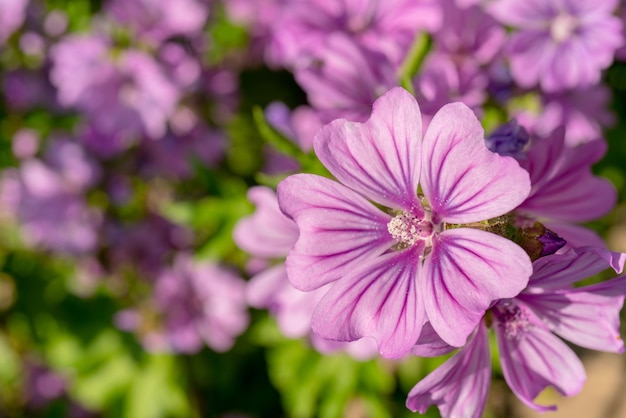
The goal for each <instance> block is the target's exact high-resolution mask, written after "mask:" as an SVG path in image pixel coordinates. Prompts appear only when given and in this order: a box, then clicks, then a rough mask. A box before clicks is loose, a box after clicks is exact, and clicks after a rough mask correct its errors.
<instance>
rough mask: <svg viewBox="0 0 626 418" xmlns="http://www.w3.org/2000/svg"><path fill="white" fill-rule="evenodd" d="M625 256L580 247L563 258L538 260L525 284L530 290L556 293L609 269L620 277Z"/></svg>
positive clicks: (560, 255)
mask: <svg viewBox="0 0 626 418" xmlns="http://www.w3.org/2000/svg"><path fill="white" fill-rule="evenodd" d="M625 262H626V254H624V253H616V252H612V251H609V250H606V249H604V248H600V247H580V248H574V249H570V250H569V251H568V252H566V253H564V254H553V255H549V256H546V257H542V258H540V259H539V260H537V261H535V262H534V263H533V269H534V271H533V275H532V277H531V278H530V282H529V283H528V285H529V287H531V288H541V289H542V291H546V290H548V289H551V290H560V289H563V288H567V287H569V286H571V285H573V284H574V283H576V282H578V281H581V280H583V279H587V278H589V277H591V276H593V275H595V274H598V273H600V272H601V271H604V270H606V269H608V268H609V267H611V268H613V270H615V272H616V273H618V274H619V273H621V272H622V271H623V269H624V263H625Z"/></svg>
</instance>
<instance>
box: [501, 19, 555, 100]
mask: <svg viewBox="0 0 626 418" xmlns="http://www.w3.org/2000/svg"><path fill="white" fill-rule="evenodd" d="M553 48H554V46H553V45H552V39H551V38H550V37H549V35H548V34H547V33H546V32H545V31H544V30H536V31H535V30H533V31H522V32H517V33H515V34H514V35H513V36H512V37H511V40H510V41H509V44H508V47H507V50H508V55H509V60H510V63H511V76H512V77H513V80H515V81H516V82H517V84H519V85H520V86H521V87H525V88H530V87H534V86H536V85H537V84H538V83H539V80H541V79H542V78H543V76H544V74H545V71H546V67H547V66H548V65H549V64H550V59H551V57H552V50H553Z"/></svg>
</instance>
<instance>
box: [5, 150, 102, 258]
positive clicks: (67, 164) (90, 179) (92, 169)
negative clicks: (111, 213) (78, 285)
mask: <svg viewBox="0 0 626 418" xmlns="http://www.w3.org/2000/svg"><path fill="white" fill-rule="evenodd" d="M98 175H99V171H98V169H97V167H96V166H95V165H93V162H91V161H89V159H88V158H87V157H86V155H85V154H84V152H83V150H82V149H80V147H78V146H77V145H76V144H73V143H70V142H67V141H60V140H58V141H56V142H53V146H52V147H51V148H50V149H49V150H48V152H47V155H46V156H45V160H43V161H42V160H39V159H35V158H29V159H25V160H23V161H22V164H21V166H20V168H19V169H7V170H5V171H4V172H3V175H2V180H1V184H0V201H1V204H2V206H3V208H2V210H3V211H5V212H8V214H9V215H10V216H11V217H12V218H14V219H16V220H17V222H18V224H19V225H20V229H21V233H22V234H21V235H22V238H23V240H24V241H25V243H26V244H28V245H31V246H41V247H43V248H46V249H49V250H52V251H58V252H61V253H65V254H72V255H80V254H86V253H88V252H90V251H91V250H93V249H94V248H95V247H96V245H97V238H98V228H99V226H100V223H101V214H100V212H98V211H97V210H95V209H93V208H90V207H89V206H88V205H87V202H85V200H84V196H83V193H84V192H85V190H86V189H87V188H88V187H89V186H91V185H92V184H93V183H94V182H95V180H96V179H97V177H98Z"/></svg>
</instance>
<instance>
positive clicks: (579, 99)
mask: <svg viewBox="0 0 626 418" xmlns="http://www.w3.org/2000/svg"><path fill="white" fill-rule="evenodd" d="M610 103H611V91H610V90H609V89H608V88H607V87H606V86H604V85H594V86H591V87H587V88H576V89H573V90H568V91H564V92H559V93H554V94H546V95H543V96H542V98H541V109H540V110H539V111H538V112H537V113H536V114H535V113H533V112H521V113H520V116H519V119H520V121H522V122H523V124H524V125H525V126H527V127H528V128H529V129H531V130H532V131H533V132H534V133H536V134H537V135H539V136H547V135H549V134H550V133H551V132H552V131H553V130H555V129H556V128H558V127H559V126H561V125H563V126H565V140H566V143H567V145H569V146H576V145H579V144H584V143H585V142H589V141H594V140H596V139H598V138H601V137H602V131H603V129H605V128H608V127H611V126H613V125H614V124H615V115H614V114H613V113H612V112H611V111H610V110H609V105H610Z"/></svg>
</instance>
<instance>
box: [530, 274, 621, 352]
mask: <svg viewBox="0 0 626 418" xmlns="http://www.w3.org/2000/svg"><path fill="white" fill-rule="evenodd" d="M625 293H626V276H624V277H619V278H616V279H612V280H608V281H606V282H602V283H599V284H595V285H591V286H584V287H580V288H576V289H572V290H563V291H561V292H558V293H556V292H555V293H548V292H546V293H538V294H522V295H520V296H519V298H520V300H522V301H523V302H524V303H525V304H526V305H528V306H529V307H530V308H532V309H533V311H534V312H535V314H536V315H537V316H538V317H539V318H541V320H542V321H543V322H544V323H545V324H547V325H548V327H549V328H550V330H551V331H552V332H554V333H556V334H558V335H560V336H561V337H563V338H565V339H567V340H569V341H571V342H573V343H574V344H578V345H579V346H581V347H585V348H589V349H592V350H600V351H609V352H614V353H621V352H623V351H624V341H622V338H621V336H620V315H619V313H620V311H621V309H622V306H623V305H624V295H625Z"/></svg>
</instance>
